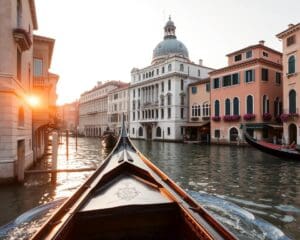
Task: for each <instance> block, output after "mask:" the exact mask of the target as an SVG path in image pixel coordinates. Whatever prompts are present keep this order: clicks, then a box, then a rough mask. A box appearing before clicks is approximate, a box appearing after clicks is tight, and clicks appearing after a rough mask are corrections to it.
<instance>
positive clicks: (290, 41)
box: [286, 35, 296, 47]
mask: <svg viewBox="0 0 300 240" xmlns="http://www.w3.org/2000/svg"><path fill="white" fill-rule="evenodd" d="M295 42H296V36H295V35H292V36H290V37H288V38H287V39H286V46H287V47H288V46H290V45H292V44H294V43H295Z"/></svg>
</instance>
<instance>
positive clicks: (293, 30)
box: [276, 23, 300, 39]
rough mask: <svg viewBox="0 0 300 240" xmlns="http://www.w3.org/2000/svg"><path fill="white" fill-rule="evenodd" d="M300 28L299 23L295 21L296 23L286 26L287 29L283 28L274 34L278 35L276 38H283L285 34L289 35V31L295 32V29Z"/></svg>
mask: <svg viewBox="0 0 300 240" xmlns="http://www.w3.org/2000/svg"><path fill="white" fill-rule="evenodd" d="M299 29H300V23H297V24H296V25H292V24H291V25H290V27H289V28H288V29H286V30H284V31H283V32H281V33H278V34H277V35H276V37H278V38H280V39H281V38H283V37H285V36H287V35H289V34H291V33H293V32H295V31H297V30H299Z"/></svg>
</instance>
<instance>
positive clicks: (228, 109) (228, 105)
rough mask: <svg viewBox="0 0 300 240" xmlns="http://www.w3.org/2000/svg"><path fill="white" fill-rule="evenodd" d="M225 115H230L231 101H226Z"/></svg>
mask: <svg viewBox="0 0 300 240" xmlns="http://www.w3.org/2000/svg"><path fill="white" fill-rule="evenodd" d="M225 115H230V99H228V98H227V99H226V100H225Z"/></svg>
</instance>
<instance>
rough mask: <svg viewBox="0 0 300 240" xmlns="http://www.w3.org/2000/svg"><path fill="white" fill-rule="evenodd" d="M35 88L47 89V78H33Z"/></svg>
mask: <svg viewBox="0 0 300 240" xmlns="http://www.w3.org/2000/svg"><path fill="white" fill-rule="evenodd" d="M33 87H40V88H44V87H45V78H44V77H33Z"/></svg>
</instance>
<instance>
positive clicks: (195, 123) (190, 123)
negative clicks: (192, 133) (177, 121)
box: [181, 122, 209, 127]
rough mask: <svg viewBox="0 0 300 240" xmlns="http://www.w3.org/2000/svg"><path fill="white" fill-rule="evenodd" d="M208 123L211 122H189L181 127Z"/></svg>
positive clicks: (201, 125)
mask: <svg viewBox="0 0 300 240" xmlns="http://www.w3.org/2000/svg"><path fill="white" fill-rule="evenodd" d="M208 124H209V122H188V123H187V124H186V125H184V126H181V127H203V126H205V125H208Z"/></svg>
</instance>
